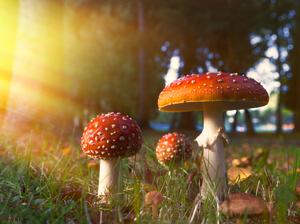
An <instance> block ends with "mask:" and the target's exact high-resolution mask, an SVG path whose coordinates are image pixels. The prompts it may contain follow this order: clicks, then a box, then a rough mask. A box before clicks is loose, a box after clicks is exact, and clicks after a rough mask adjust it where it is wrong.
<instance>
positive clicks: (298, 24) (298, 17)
mask: <svg viewBox="0 0 300 224" xmlns="http://www.w3.org/2000/svg"><path fill="white" fill-rule="evenodd" d="M294 8H295V16H294V17H293V18H294V20H293V21H294V23H293V24H292V29H291V30H292V32H291V34H292V40H293V49H292V50H291V51H290V53H289V56H288V61H289V65H290V71H291V74H292V76H291V78H290V79H289V80H288V83H287V84H288V92H287V94H286V95H285V97H284V102H285V103H286V105H287V106H288V108H289V109H291V110H292V111H293V113H294V124H295V128H294V132H300V101H299V99H300V75H299V74H300V64H299V58H300V1H299V0H297V1H295V2H294ZM292 14H293V13H292Z"/></svg>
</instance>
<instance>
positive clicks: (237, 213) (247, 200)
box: [220, 193, 269, 223]
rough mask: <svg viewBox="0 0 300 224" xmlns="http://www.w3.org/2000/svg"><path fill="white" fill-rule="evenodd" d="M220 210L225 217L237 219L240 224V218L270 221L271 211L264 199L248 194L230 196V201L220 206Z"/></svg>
mask: <svg viewBox="0 0 300 224" xmlns="http://www.w3.org/2000/svg"><path fill="white" fill-rule="evenodd" d="M220 210H221V212H222V213H223V214H224V215H227V216H229V217H237V218H238V219H237V223H240V221H241V220H240V218H241V217H243V216H245V215H246V216H248V217H263V216H264V218H266V219H268V218H269V217H268V216H269V210H268V206H267V203H266V202H265V201H263V200H262V199H260V198H258V197H256V196H253V195H251V194H246V193H233V194H230V195H229V197H228V199H227V200H225V201H223V202H222V204H221V205H220Z"/></svg>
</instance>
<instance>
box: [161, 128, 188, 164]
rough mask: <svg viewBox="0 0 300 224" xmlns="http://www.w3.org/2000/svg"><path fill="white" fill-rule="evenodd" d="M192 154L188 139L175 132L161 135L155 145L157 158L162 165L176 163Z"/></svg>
mask: <svg viewBox="0 0 300 224" xmlns="http://www.w3.org/2000/svg"><path fill="white" fill-rule="evenodd" d="M191 156H192V147H191V143H190V141H189V140H188V139H187V138H186V137H185V135H184V134H180V133H177V132H173V133H168V134H165V135H163V136H162V137H161V138H160V139H159V141H158V143H157V146H156V157H157V160H158V161H159V162H160V163H162V164H163V165H167V166H170V165H175V166H176V165H178V163H180V162H182V161H185V160H187V159H189V158H190V157H191Z"/></svg>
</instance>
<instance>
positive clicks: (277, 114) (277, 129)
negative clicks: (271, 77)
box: [275, 82, 282, 134]
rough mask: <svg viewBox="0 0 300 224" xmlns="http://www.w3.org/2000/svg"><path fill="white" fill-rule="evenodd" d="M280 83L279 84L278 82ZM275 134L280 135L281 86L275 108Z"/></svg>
mask: <svg viewBox="0 0 300 224" xmlns="http://www.w3.org/2000/svg"><path fill="white" fill-rule="evenodd" d="M280 83H281V82H280ZM275 114H276V134H281V133H282V93H281V84H280V87H279V90H278V98H277V107H276V112H275Z"/></svg>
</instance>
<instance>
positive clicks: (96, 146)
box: [81, 112, 142, 196]
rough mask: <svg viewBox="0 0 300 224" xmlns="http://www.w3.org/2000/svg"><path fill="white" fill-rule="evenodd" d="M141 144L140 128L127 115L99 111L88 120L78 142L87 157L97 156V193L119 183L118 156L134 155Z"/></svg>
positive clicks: (111, 188)
mask: <svg viewBox="0 0 300 224" xmlns="http://www.w3.org/2000/svg"><path fill="white" fill-rule="evenodd" d="M141 145H142V134H141V129H140V128H139V126H138V125H137V123H136V122H135V121H134V120H133V119H132V118H130V117H129V116H127V115H122V114H121V113H114V112H111V113H107V114H101V115H98V116H97V117H96V118H94V119H92V120H91V121H90V123H88V124H87V126H86V127H85V129H84V132H83V135H82V139H81V146H82V150H83V152H84V153H86V154H87V155H88V156H89V157H92V158H96V159H100V166H99V167H100V169H99V186H98V196H105V195H107V194H108V193H113V192H114V190H115V187H116V186H117V185H118V178H119V177H118V176H119V160H120V159H121V158H123V157H129V156H133V155H135V154H136V153H137V152H138V151H139V150H140V148H141Z"/></svg>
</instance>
